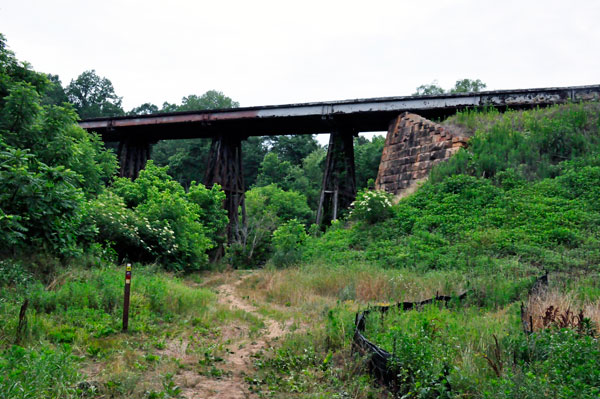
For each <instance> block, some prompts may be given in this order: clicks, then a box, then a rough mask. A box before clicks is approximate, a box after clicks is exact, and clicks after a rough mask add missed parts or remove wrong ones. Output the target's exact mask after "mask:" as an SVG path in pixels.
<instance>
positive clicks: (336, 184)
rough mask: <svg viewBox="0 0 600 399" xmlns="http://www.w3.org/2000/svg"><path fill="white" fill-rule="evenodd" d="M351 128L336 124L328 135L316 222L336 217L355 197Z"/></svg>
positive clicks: (352, 132)
mask: <svg viewBox="0 0 600 399" xmlns="http://www.w3.org/2000/svg"><path fill="white" fill-rule="evenodd" d="M357 133H358V132H356V131H355V130H354V129H351V128H338V129H337V130H336V131H334V132H332V133H331V135H330V137H329V146H328V148H327V161H326V165H325V172H324V173H323V185H322V187H321V197H320V199H319V208H318V210H317V224H321V223H324V222H326V221H327V222H328V221H330V220H336V219H337V218H338V216H339V213H340V211H341V210H343V209H346V208H348V207H349V206H350V204H351V203H352V201H354V198H356V176H355V169H354V136H355V135H356V134H357Z"/></svg>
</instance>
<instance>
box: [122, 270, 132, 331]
mask: <svg viewBox="0 0 600 399" xmlns="http://www.w3.org/2000/svg"><path fill="white" fill-rule="evenodd" d="M130 294H131V263H128V264H127V267H126V269H125V293H124V295H123V331H127V328H128V327H129V296H130Z"/></svg>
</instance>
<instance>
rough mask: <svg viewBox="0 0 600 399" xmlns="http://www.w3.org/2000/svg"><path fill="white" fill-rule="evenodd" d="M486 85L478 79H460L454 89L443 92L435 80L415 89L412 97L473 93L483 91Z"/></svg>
mask: <svg viewBox="0 0 600 399" xmlns="http://www.w3.org/2000/svg"><path fill="white" fill-rule="evenodd" d="M486 87H487V85H486V84H485V83H483V82H482V81H481V80H480V79H476V80H472V79H460V80H457V81H456V83H455V84H454V87H453V88H451V89H450V90H444V89H443V88H442V87H440V85H439V84H438V82H437V80H434V81H433V82H431V83H429V84H424V85H421V86H419V87H417V91H416V92H414V93H413V96H435V95H441V94H445V93H451V94H453V93H474V92H478V91H481V89H485V88H486Z"/></svg>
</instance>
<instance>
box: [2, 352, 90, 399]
mask: <svg viewBox="0 0 600 399" xmlns="http://www.w3.org/2000/svg"><path fill="white" fill-rule="evenodd" d="M0 371H2V373H1V377H0V398H2V399H9V398H10V399H25V398H75V397H77V395H76V394H77V392H76V389H75V382H76V381H77V377H78V374H77V367H76V362H75V358H74V356H73V355H71V353H70V350H69V348H68V347H66V348H64V349H62V350H61V349H59V350H53V349H51V348H48V347H42V348H40V349H38V350H33V349H26V348H22V347H20V346H12V347H10V348H8V349H5V350H4V351H2V352H1V353H0Z"/></svg>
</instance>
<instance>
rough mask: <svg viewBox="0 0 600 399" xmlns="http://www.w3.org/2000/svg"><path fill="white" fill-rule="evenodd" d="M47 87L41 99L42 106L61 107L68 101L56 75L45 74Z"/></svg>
mask: <svg viewBox="0 0 600 399" xmlns="http://www.w3.org/2000/svg"><path fill="white" fill-rule="evenodd" d="M46 77H47V78H48V86H47V88H46V91H45V93H44V96H43V97H42V105H62V104H63V103H66V102H68V101H69V99H68V98H67V94H66V93H65V89H64V88H63V87H62V82H61V81H60V78H59V77H58V75H52V74H50V73H49V74H47V75H46Z"/></svg>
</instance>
